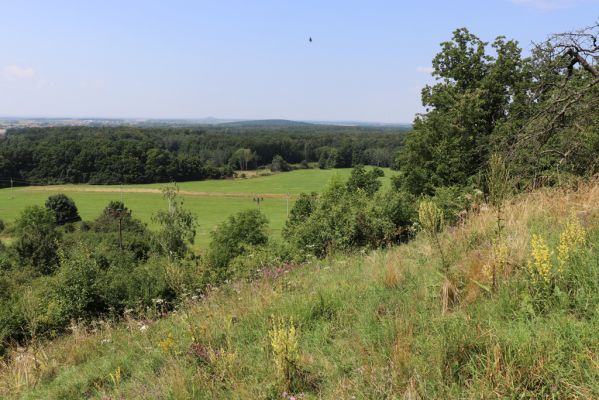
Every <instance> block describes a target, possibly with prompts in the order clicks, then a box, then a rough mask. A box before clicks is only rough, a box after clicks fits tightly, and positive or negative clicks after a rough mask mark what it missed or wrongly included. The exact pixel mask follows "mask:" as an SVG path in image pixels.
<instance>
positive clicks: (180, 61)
mask: <svg viewBox="0 0 599 400" xmlns="http://www.w3.org/2000/svg"><path fill="white" fill-rule="evenodd" d="M3 6H4V7H3V9H4V15H5V16H7V18H6V20H5V21H3V24H2V25H0V38H1V39H0V40H1V42H0V43H1V44H2V48H3V51H2V53H1V54H0V93H2V95H1V96H0V117H3V118H56V119H60V118H75V119H77V118H94V119H95V118H97V119H103V118H105V119H188V120H194V119H205V118H210V117H212V118H217V119H236V120H260V119H287V120H295V121H314V122H318V121H322V122H329V121H348V122H349V121H355V122H368V123H394V124H405V123H411V122H412V120H413V117H414V115H415V114H416V113H418V112H421V111H423V109H422V106H421V104H420V90H421V89H422V87H423V86H424V85H425V84H427V83H430V82H433V79H432V78H431V76H430V72H431V68H430V65H431V59H432V58H433V57H434V55H435V54H436V53H437V52H438V51H439V44H440V43H441V42H442V41H446V40H449V39H450V37H451V32H452V31H453V30H455V29H456V28H459V27H467V28H468V29H469V30H470V31H471V32H472V33H474V34H476V35H478V36H479V37H481V38H482V39H483V40H485V41H492V40H493V39H494V38H495V37H496V36H498V35H505V36H507V37H508V38H514V39H517V40H519V41H520V45H521V46H522V47H523V48H524V49H525V50H526V49H528V48H529V44H530V43H531V42H532V41H540V40H543V38H545V37H546V36H547V35H549V34H550V33H553V32H560V31H565V30H571V29H576V28H581V27H583V26H586V25H590V24H591V23H593V22H594V21H595V20H596V19H597V16H599V13H598V12H597V11H599V0H494V1H488V2H484V3H483V2H478V1H455V2H442V1H433V2H418V3H417V2H410V3H406V4H398V3H397V2H387V1H374V2H369V3H368V4H363V3H352V2H341V1H330V2H326V4H321V2H315V1H303V2H301V3H300V2H298V3H293V4H287V3H279V2H274V1H257V2H253V3H251V4H250V3H249V2H243V1H223V2H218V3H212V2H197V3H196V2H186V1H173V2H169V3H168V4H166V3H158V2H142V1H131V2H127V3H126V4H121V3H120V2H116V1H107V2H102V3H101V4H100V3H87V2H86V3H79V2H74V1H60V2H53V4H50V3H48V2H42V1H22V2H18V3H17V2H5V4H3ZM310 37H312V39H313V41H312V42H309V40H308V39H309V38H310Z"/></svg>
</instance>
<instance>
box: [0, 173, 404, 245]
mask: <svg viewBox="0 0 599 400" xmlns="http://www.w3.org/2000/svg"><path fill="white" fill-rule="evenodd" d="M350 173H351V169H349V168H348V169H334V170H321V169H309V170H296V171H291V172H286V173H279V174H273V175H270V176H256V177H248V178H245V179H243V178H238V179H229V180H210V181H199V182H183V183H179V184H178V185H179V189H180V190H181V191H182V192H184V193H185V192H201V193H189V194H182V195H181V196H182V197H183V198H184V200H185V205H186V207H187V208H189V209H190V210H191V211H192V212H194V213H195V214H196V216H197V218H198V223H199V229H198V235H197V237H196V250H201V249H202V248H204V247H205V246H206V245H207V244H208V242H209V240H210V232H211V231H212V230H213V229H214V228H215V226H217V225H218V224H220V223H221V222H222V221H224V220H225V219H226V218H227V217H228V216H229V215H231V214H232V213H235V212H237V211H240V210H243V209H247V208H252V207H257V206H258V205H257V204H256V202H254V198H255V197H260V196H261V195H277V196H271V197H265V198H264V201H263V202H261V203H260V209H261V210H262V211H263V212H264V213H265V214H266V216H267V217H268V220H269V222H270V224H269V227H270V231H271V236H273V237H278V236H279V235H280V233H281V229H282V227H283V225H284V223H285V220H286V218H287V210H288V208H289V209H290V208H291V207H292V206H293V201H294V196H297V195H298V194H299V193H301V192H321V191H322V189H323V188H324V187H325V186H326V185H327V184H328V183H329V182H330V180H331V179H333V178H334V177H337V178H338V179H347V177H348V176H349V174H350ZM391 174H392V171H391V170H389V169H385V177H384V178H383V182H384V184H385V185H389V182H390V179H389V177H390V176H391ZM162 186H164V184H142V185H124V186H122V187H121V186H93V185H59V186H44V187H18V188H14V189H12V190H11V189H1V190H0V219H2V220H3V221H5V222H7V223H9V224H10V223H12V222H13V221H14V220H15V219H16V218H17V217H18V216H19V214H20V212H21V211H22V210H23V209H24V208H25V207H27V206H31V205H36V204H37V205H43V204H44V202H45V201H46V199H47V198H48V196H50V195H53V194H56V193H65V194H67V195H68V196H69V197H71V198H72V199H73V200H74V201H75V203H76V204H77V208H78V209H79V214H80V215H81V218H83V219H84V220H92V219H94V218H96V217H97V216H98V215H99V214H100V212H101V211H102V209H103V208H104V207H105V206H106V204H108V202H110V201H111V200H121V199H122V200H123V201H124V203H125V204H126V205H127V207H128V208H129V209H131V210H132V212H133V216H134V217H136V218H138V219H140V220H142V221H143V222H145V223H147V224H148V225H149V226H150V228H154V227H155V225H154V223H153V222H152V214H153V213H154V212H155V211H156V210H158V209H160V208H163V207H165V201H164V199H163V198H162V195H161V194H160V193H158V192H155V193H152V192H150V193H148V192H132V191H131V190H146V189H150V190H152V189H153V190H157V189H160V188H161V187H162ZM121 188H122V189H123V190H122V191H121ZM92 190H106V191H105V192H94V191H92ZM110 190H114V191H110ZM287 194H289V199H287V196H286V195H287Z"/></svg>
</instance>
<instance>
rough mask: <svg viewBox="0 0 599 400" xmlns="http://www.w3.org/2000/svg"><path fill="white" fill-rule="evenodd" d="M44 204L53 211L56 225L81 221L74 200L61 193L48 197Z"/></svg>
mask: <svg viewBox="0 0 599 400" xmlns="http://www.w3.org/2000/svg"><path fill="white" fill-rule="evenodd" d="M45 206H46V208H47V209H48V210H50V211H52V212H53V213H54V217H55V220H56V225H64V224H68V223H73V222H77V221H81V217H80V216H79V212H78V211H77V206H76V205H75V202H74V201H73V200H72V199H71V198H69V197H68V196H66V195H64V194H62V193H61V194H56V195H53V196H50V197H48V200H46V204H45Z"/></svg>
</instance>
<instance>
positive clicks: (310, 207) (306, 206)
mask: <svg viewBox="0 0 599 400" xmlns="http://www.w3.org/2000/svg"><path fill="white" fill-rule="evenodd" d="M317 198H318V195H317V193H315V192H312V193H311V194H306V193H300V195H299V197H298V198H297V200H295V203H294V204H293V208H292V209H291V212H290V213H289V217H288V218H287V220H286V221H285V227H284V228H283V237H289V236H290V235H291V231H293V230H294V229H295V228H296V227H297V226H298V225H301V224H302V223H304V222H305V221H306V219H308V217H310V215H311V214H312V212H313V211H314V210H315V208H316V204H317Z"/></svg>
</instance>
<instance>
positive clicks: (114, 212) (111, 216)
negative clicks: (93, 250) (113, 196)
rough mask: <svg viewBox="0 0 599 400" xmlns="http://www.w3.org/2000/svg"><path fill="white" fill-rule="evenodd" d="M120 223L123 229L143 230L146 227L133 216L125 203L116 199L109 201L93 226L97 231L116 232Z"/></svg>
mask: <svg viewBox="0 0 599 400" xmlns="http://www.w3.org/2000/svg"><path fill="white" fill-rule="evenodd" d="M119 224H120V229H122V230H123V231H136V232H142V231H144V230H145V229H146V228H145V226H144V224H143V223H141V222H140V221H139V220H136V219H135V218H133V217H132V211H131V210H130V209H129V208H127V207H126V206H125V204H124V203H122V202H120V201H116V200H112V201H110V202H109V203H108V205H107V206H106V207H105V208H104V210H102V214H100V216H98V218H96V220H95V221H94V223H93V226H92V228H93V230H94V231H95V232H116V231H118V230H119Z"/></svg>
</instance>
